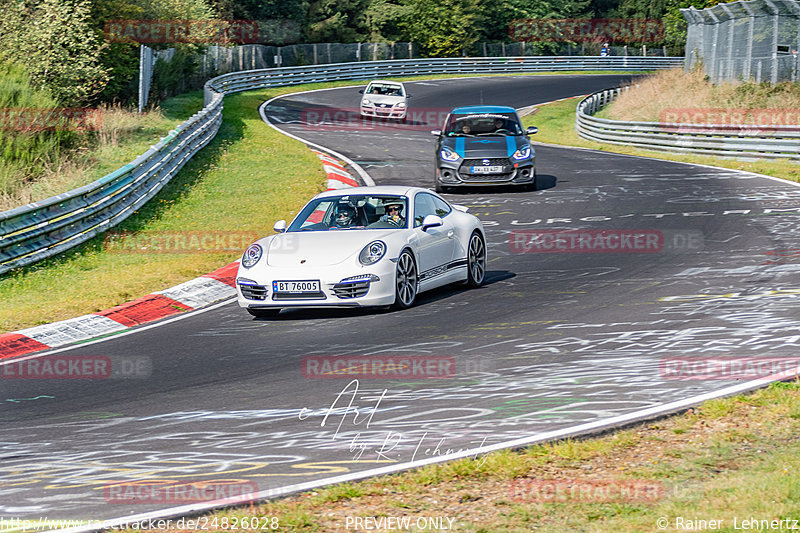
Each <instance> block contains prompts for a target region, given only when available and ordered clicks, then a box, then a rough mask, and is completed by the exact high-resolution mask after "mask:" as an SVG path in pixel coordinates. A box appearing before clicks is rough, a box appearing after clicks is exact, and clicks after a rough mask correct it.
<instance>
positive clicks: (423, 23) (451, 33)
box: [405, 0, 483, 57]
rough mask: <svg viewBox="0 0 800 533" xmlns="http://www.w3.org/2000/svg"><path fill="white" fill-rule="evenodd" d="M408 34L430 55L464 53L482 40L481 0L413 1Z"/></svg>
mask: <svg viewBox="0 0 800 533" xmlns="http://www.w3.org/2000/svg"><path fill="white" fill-rule="evenodd" d="M408 5H409V6H410V8H411V9H410V13H409V17H408V19H407V20H406V24H405V26H406V31H407V32H408V36H409V37H410V38H411V40H412V41H413V42H414V44H416V45H418V46H419V48H420V51H421V52H422V54H423V55H426V56H429V57H454V56H458V55H461V53H462V51H463V50H464V49H466V48H469V47H470V46H471V45H472V44H474V43H475V42H476V41H477V40H478V35H479V31H478V29H479V28H480V25H481V23H482V19H483V17H482V13H481V8H480V6H479V5H478V2H477V0H409V1H408Z"/></svg>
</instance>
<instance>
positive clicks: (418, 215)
mask: <svg viewBox="0 0 800 533" xmlns="http://www.w3.org/2000/svg"><path fill="white" fill-rule="evenodd" d="M433 199H434V198H433V196H431V195H430V194H425V193H421V194H418V195H417V196H416V197H415V198H414V227H415V228H418V227H419V226H421V225H422V221H423V220H425V217H426V216H428V215H435V214H436V207H435V206H434V204H433Z"/></svg>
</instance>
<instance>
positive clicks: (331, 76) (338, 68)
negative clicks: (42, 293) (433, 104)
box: [0, 56, 683, 274]
mask: <svg viewBox="0 0 800 533" xmlns="http://www.w3.org/2000/svg"><path fill="white" fill-rule="evenodd" d="M682 64H683V58H681V57H639V56H623V57H616V56H615V57H599V56H592V57H580V56H568V57H546V56H538V57H508V58H495V57H490V58H455V59H406V60H394V61H365V62H360V63H334V64H328V65H314V66H309V67H287V68H274V69H265V70H251V71H243V72H234V73H230V74H223V75H222V76H218V77H216V78H214V79H212V80H209V81H208V82H207V83H206V84H205V87H204V108H203V110H202V111H200V112H199V113H197V114H195V115H194V116H192V117H191V118H190V119H189V120H187V121H186V122H184V123H183V124H181V125H180V126H178V127H177V128H175V129H174V130H173V131H171V132H170V133H169V135H167V136H166V137H164V138H163V139H161V141H160V142H159V143H158V144H156V145H154V146H152V147H151V148H150V150H148V151H147V152H145V153H144V154H142V155H140V156H139V157H137V158H136V159H135V160H134V161H132V162H130V163H128V164H127V165H125V166H124V167H122V168H120V169H118V170H116V171H115V172H112V173H111V174H109V175H107V176H104V177H103V178H101V179H99V180H97V181H95V182H93V183H90V184H89V185H86V186H84V187H81V188H78V189H75V190H72V191H69V192H67V193H64V194H60V195H58V196H53V197H52V198H48V199H46V200H43V201H41V202H34V203H31V204H28V205H25V206H22V207H18V208H16V209H12V210H10V211H5V212H2V213H0V274H2V273H4V272H7V271H8V270H10V269H12V268H16V267H20V266H24V265H28V264H32V263H35V262H36V261H39V260H41V259H44V258H46V257H50V256H52V255H55V254H58V253H61V252H63V251H65V250H68V249H70V248H72V247H74V246H77V245H78V244H80V243H82V242H85V241H87V240H89V239H91V238H92V237H94V236H96V235H97V234H99V233H102V232H104V231H107V230H108V229H110V228H112V227H114V226H115V225H117V224H119V223H120V222H122V221H123V220H125V219H126V218H127V217H129V216H130V215H131V214H133V213H134V212H135V211H136V210H137V209H139V208H140V207H141V206H142V205H144V204H145V203H146V202H147V201H148V200H150V199H151V198H152V197H153V196H155V194H156V193H158V191H159V190H161V188H162V187H163V186H164V184H166V183H167V182H168V181H169V180H170V179H171V178H172V177H173V176H174V175H175V174H176V173H177V172H178V171H179V170H180V169H181V168H182V167H183V165H184V164H185V163H186V162H187V161H188V160H189V159H190V158H191V157H192V156H193V155H194V154H195V153H197V152H198V151H199V150H200V149H201V148H202V147H204V146H205V145H206V144H208V142H209V141H210V140H211V139H213V138H214V135H216V133H217V130H218V129H219V126H220V124H221V123H222V100H223V97H224V96H225V95H226V94H231V93H235V92H239V91H247V90H251V89H258V88H263V87H278V86H283V85H294V84H299V83H311V82H324V81H336V80H357V79H370V78H383V77H398V76H415V75H426V74H503V73H522V72H538V71H567V70H608V71H626V70H629V71H641V70H656V69H663V68H673V67H677V66H681V65H682Z"/></svg>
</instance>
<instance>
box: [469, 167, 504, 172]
mask: <svg viewBox="0 0 800 533" xmlns="http://www.w3.org/2000/svg"><path fill="white" fill-rule="evenodd" d="M471 169H472V173H473V174H496V173H498V172H503V167H502V166H500V165H494V166H486V167H471Z"/></svg>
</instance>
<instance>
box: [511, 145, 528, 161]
mask: <svg viewBox="0 0 800 533" xmlns="http://www.w3.org/2000/svg"><path fill="white" fill-rule="evenodd" d="M530 156H531V147H530V146H523V147H522V148H520V149H519V150H517V151H516V152H514V156H513V157H514V159H528V158H529V157H530Z"/></svg>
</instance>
